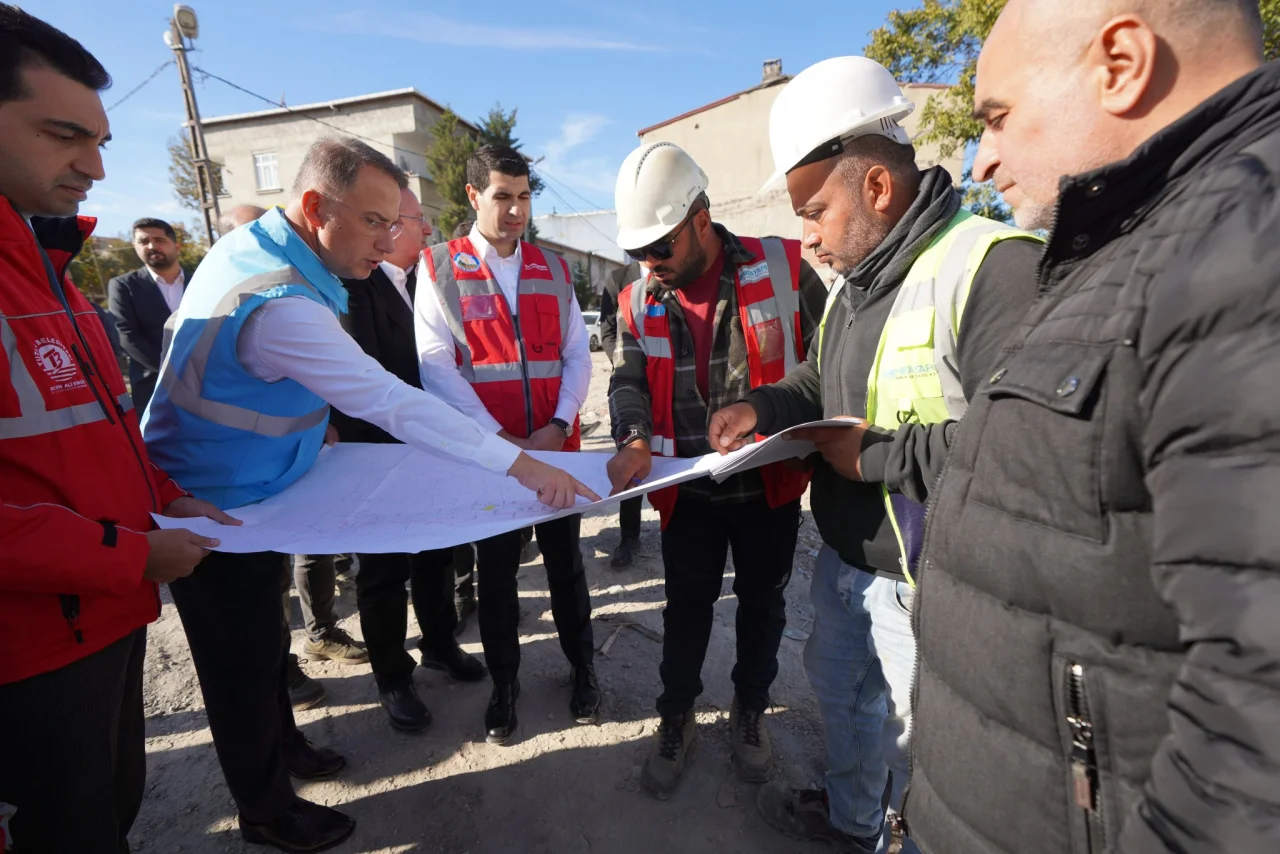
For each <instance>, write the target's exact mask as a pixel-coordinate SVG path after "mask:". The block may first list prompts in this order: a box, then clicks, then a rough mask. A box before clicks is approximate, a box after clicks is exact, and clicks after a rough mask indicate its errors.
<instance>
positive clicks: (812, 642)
mask: <svg viewBox="0 0 1280 854" xmlns="http://www.w3.org/2000/svg"><path fill="white" fill-rule="evenodd" d="M914 595H915V594H914V591H913V590H912V589H911V587H910V586H909V585H907V584H906V583H905V582H901V581H892V580H890V579H887V578H877V577H875V576H873V575H871V574H870V573H867V572H863V571H862V570H860V569H857V568H855V567H852V566H849V565H848V564H846V563H844V562H843V561H841V560H840V556H839V555H838V554H837V553H836V551H835V550H834V549H832V548H830V547H827V546H824V547H823V549H822V552H821V553H820V554H819V555H818V560H817V563H816V565H815V566H814V570H813V585H812V588H811V590H810V598H811V599H812V601H813V607H814V625H813V634H812V635H811V636H810V638H809V642H808V644H807V645H806V646H805V650H804V665H805V671H806V672H807V673H808V675H809V682H810V684H812V685H813V690H814V693H815V694H816V695H817V698H818V708H819V711H820V712H821V713H822V722H823V726H824V728H825V730H826V736H827V778H826V791H827V799H828V801H829V803H830V810H831V823H832V824H833V825H834V826H835V827H837V828H838V829H840V830H842V831H844V832H845V833H848V834H850V835H851V836H858V837H862V838H866V837H868V836H874V835H876V834H882V840H881V843H880V850H884V847H885V845H886V844H887V842H888V834H889V830H888V824H887V823H886V822H885V811H884V808H883V806H882V805H883V804H884V803H885V802H886V801H885V798H886V796H887V798H888V801H887V803H888V804H889V810H890V811H891V812H892V811H896V809H897V808H899V807H900V806H901V804H902V792H903V789H905V788H906V785H907V776H908V765H907V763H908V757H909V747H910V741H909V739H910V735H911V676H912V670H913V668H914V667H915V656H916V644H915V638H914V636H913V635H912V633H911V610H910V609H911V603H912V600H913V599H914ZM891 775H892V776H891ZM903 850H904V852H912V854H914V852H915V851H916V848H915V846H914V844H912V843H911V842H910V841H909V840H908V841H907V842H906V843H905V846H904V849H903Z"/></svg>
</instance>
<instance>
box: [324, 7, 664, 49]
mask: <svg viewBox="0 0 1280 854" xmlns="http://www.w3.org/2000/svg"><path fill="white" fill-rule="evenodd" d="M311 28H313V29H318V30H322V31H324V32H337V33H342V34H343V35H367V36H378V37H382V38H400V39H409V40H411V41H417V42H422V43H424V44H443V45H451V46H454V47H480V48H484V49H486V50H492V49H501V50H610V51H627V52H643V53H666V52H667V48H665V47H662V46H660V45H651V44H643V43H640V42H635V41H628V40H625V39H620V38H615V37H613V36H609V35H605V34H602V33H597V32H592V31H590V30H573V29H570V28H567V27H498V26H492V25H490V24H488V23H484V24H481V23H473V22H471V21H467V20H461V19H454V18H446V17H445V16H443V15H437V14H435V13H432V12H417V13H411V14H408V15H404V14H399V15H397V16H395V20H394V21H392V20H391V19H390V16H382V15H376V14H373V15H371V14H369V11H368V10H362V11H359V12H343V13H341V14H338V15H333V16H330V17H328V18H326V19H324V20H322V21H320V22H317V23H316V24H314V25H312V27H311Z"/></svg>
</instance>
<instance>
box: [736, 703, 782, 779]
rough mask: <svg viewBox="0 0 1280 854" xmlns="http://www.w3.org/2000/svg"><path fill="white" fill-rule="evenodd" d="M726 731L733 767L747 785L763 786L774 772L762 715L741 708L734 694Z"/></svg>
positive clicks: (771, 750) (771, 752)
mask: <svg viewBox="0 0 1280 854" xmlns="http://www.w3.org/2000/svg"><path fill="white" fill-rule="evenodd" d="M729 731H730V732H731V733H732V737H733V766H734V767H735V768H737V769H738V776H739V777H741V778H742V779H743V780H745V781H746V782H748V783H763V782H765V781H766V780H768V779H769V775H770V773H772V771H773V745H772V744H771V743H770V742H769V730H767V729H766V728H765V725H764V712H749V711H746V710H744V709H743V708H742V704H741V703H740V702H739V701H738V697H737V695H736V694H735V695H734V697H733V705H732V706H730V707H729Z"/></svg>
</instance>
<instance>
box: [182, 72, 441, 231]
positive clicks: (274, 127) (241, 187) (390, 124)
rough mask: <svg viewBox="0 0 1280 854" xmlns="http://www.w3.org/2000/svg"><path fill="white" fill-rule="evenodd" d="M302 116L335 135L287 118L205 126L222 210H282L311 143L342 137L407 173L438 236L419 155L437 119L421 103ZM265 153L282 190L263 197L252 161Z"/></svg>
mask: <svg viewBox="0 0 1280 854" xmlns="http://www.w3.org/2000/svg"><path fill="white" fill-rule="evenodd" d="M306 115H310V116H314V117H315V118H317V119H320V120H322V121H324V122H325V125H332V126H334V128H336V129H334V128H330V127H326V126H325V125H321V124H318V123H317V122H314V121H311V120H310V119H308V118H306V117H305V116H303V115H298V114H292V113H279V114H270V113H268V114H267V115H258V116H250V117H246V118H243V119H237V120H234V121H230V122H220V121H217V120H212V123H209V122H206V125H205V140H206V143H207V144H208V147H209V154H210V156H211V157H212V158H213V160H215V161H217V162H218V163H220V164H222V167H223V168H222V180H223V187H224V188H225V190H226V194H225V195H224V196H222V198H221V199H219V204H220V205H221V206H222V208H223V210H226V209H227V208H229V207H231V206H232V205H238V204H253V205H262V206H263V207H271V206H272V205H276V204H280V205H283V204H284V203H285V202H286V201H287V200H288V197H289V188H290V187H291V186H292V185H293V179H294V177H295V176H296V175H297V174H298V169H299V167H300V166H301V165H302V158H303V156H304V155H305V154H306V152H307V149H308V148H309V147H310V146H311V143H313V142H314V141H315V140H317V139H319V138H320V137H323V136H328V135H336V134H339V133H341V132H343V131H345V132H348V133H351V134H355V135H358V136H360V137H366V138H367V139H366V141H368V142H370V144H371V145H373V147H374V148H376V149H378V150H379V151H381V152H382V153H384V154H386V155H387V156H388V157H390V158H391V159H392V160H393V161H395V162H396V163H397V164H399V165H400V166H402V167H406V168H407V169H408V170H409V172H410V173H411V177H410V179H409V188H410V189H411V190H413V192H414V194H415V195H416V196H417V197H418V199H419V200H420V201H421V202H422V204H423V207H424V208H425V209H426V215H427V218H428V219H429V220H431V225H432V228H433V229H434V230H437V231H438V230H439V217H440V213H441V212H442V211H443V210H444V200H443V199H442V198H441V197H440V194H439V193H437V192H436V189H435V184H434V183H433V182H432V180H431V177H430V170H429V169H428V168H427V164H426V157H425V156H424V154H423V152H425V151H426V147H427V144H428V142H429V140H430V129H431V126H432V125H433V124H434V123H435V121H436V119H437V118H438V117H439V115H440V114H439V112H438V111H436V110H435V109H433V108H432V107H431V106H430V105H428V104H426V103H424V102H423V101H421V100H420V99H418V98H415V97H413V96H411V95H406V96H403V97H400V98H395V99H386V100H378V101H374V102H371V103H366V104H345V105H341V106H339V107H338V108H337V109H336V110H329V109H318V110H310V111H308V112H307V114H306ZM268 151H274V152H275V153H276V160H277V168H278V169H279V174H280V185H281V187H282V189H281V190H275V191H269V190H268V191H262V190H259V189H258V187H257V183H256V179H255V175H254V165H253V156H254V154H256V153H261V152H268Z"/></svg>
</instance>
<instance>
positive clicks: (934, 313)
mask: <svg viewBox="0 0 1280 854" xmlns="http://www.w3.org/2000/svg"><path fill="white" fill-rule="evenodd" d="M1003 240H1035V241H1039V240H1040V238H1038V237H1036V236H1035V235H1033V234H1030V233H1028V232H1025V231H1021V230H1019V229H1016V228H1013V227H1012V226H1008V225H1005V224H1003V223H999V222H996V221H994V220H990V219H986V218H984V217H980V216H976V215H974V214H972V213H970V212H969V211H966V210H961V211H959V212H957V213H956V215H955V216H954V217H952V219H951V222H949V223H948V224H947V227H946V228H945V229H943V230H942V232H941V233H939V234H938V236H937V237H935V238H934V239H933V241H932V242H931V243H930V244H929V246H928V247H927V248H926V249H925V251H924V252H922V253H921V254H920V256H919V257H918V258H917V259H916V261H915V263H914V264H912V265H911V269H910V270H908V271H907V275H906V277H905V278H904V279H903V281H902V284H901V285H899V286H898V293H897V295H896V296H895V297H894V301H893V307H892V308H891V309H890V311H889V317H888V319H887V320H886V321H885V325H884V329H883V330H882V331H881V333H880V340H879V343H878V345H877V347H876V358H875V362H874V363H873V364H872V367H871V372H870V376H869V378H868V380H867V401H866V403H867V407H866V413H867V420H868V421H869V422H870V423H871V424H872V425H874V426H876V427H880V428H883V429H885V430H889V431H894V432H896V431H897V429H898V428H899V427H901V426H902V425H903V424H940V423H942V422H944V421H949V420H959V419H960V418H961V417H963V415H964V413H965V411H966V410H967V409H968V402H967V401H966V400H965V396H964V387H963V386H962V385H961V383H960V371H959V367H958V363H957V360H956V346H957V343H958V341H959V336H960V321H961V317H962V316H963V314H964V307H965V303H966V302H967V301H968V299H969V291H970V289H971V288H972V286H973V280H974V277H975V276H976V275H977V273H978V268H979V267H981V266H982V262H983V260H984V259H985V258H986V257H987V253H988V252H990V251H991V247H993V246H995V245H996V244H997V243H999V242H1001V241H1003ZM843 286H844V280H843V278H842V279H838V280H837V281H836V283H835V285H833V286H832V288H831V292H830V293H829V294H828V295H827V305H826V308H825V309H824V311H823V314H822V323H821V324H820V325H819V327H818V345H817V350H816V355H817V358H818V364H819V367H820V366H821V354H822V336H823V334H824V332H825V331H826V324H827V316H828V315H829V314H830V312H831V307H832V306H833V305H834V304H835V300H836V298H837V295H838V292H839V289H840V288H841V287H843ZM880 489H881V492H882V493H883V496H884V503H885V510H886V512H887V514H888V517H889V522H890V524H891V525H892V526H893V530H894V534H895V535H896V536H897V538H898V549H899V554H900V556H899V561H900V563H901V565H902V568H903V574H904V575H905V576H906V578H907V581H908V582H909V583H911V584H913V585H914V583H915V581H914V579H913V577H912V574H911V570H912V569H913V568H914V566H915V563H916V560H917V559H918V558H919V554H920V549H921V547H922V546H923V539H924V507H923V506H921V505H919V504H917V503H915V502H913V501H910V500H909V499H907V498H905V497H904V496H901V495H893V494H891V493H890V492H889V489H888V487H886V486H884V485H883V484H881V487H880Z"/></svg>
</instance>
